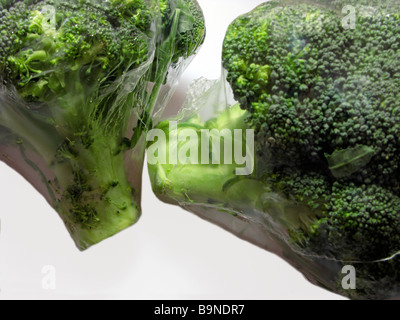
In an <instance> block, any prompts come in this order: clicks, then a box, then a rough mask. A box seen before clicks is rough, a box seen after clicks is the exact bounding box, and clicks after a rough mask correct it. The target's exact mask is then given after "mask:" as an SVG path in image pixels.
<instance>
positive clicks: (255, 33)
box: [223, 1, 400, 188]
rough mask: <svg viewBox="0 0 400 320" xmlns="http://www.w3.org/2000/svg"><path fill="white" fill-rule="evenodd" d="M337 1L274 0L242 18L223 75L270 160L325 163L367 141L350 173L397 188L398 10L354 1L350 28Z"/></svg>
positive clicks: (227, 47) (231, 33)
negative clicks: (366, 157)
mask: <svg viewBox="0 0 400 320" xmlns="http://www.w3.org/2000/svg"><path fill="white" fill-rule="evenodd" d="M327 3H329V1H327ZM331 3H332V1H331ZM369 3H370V4H371V1H370V2H369ZM384 3H385V1H384ZM335 4H336V6H339V4H341V3H340V2H338V1H336V2H335ZM346 4H348V3H346ZM376 4H378V3H376ZM336 6H333V7H332V6H331V7H325V6H317V5H309V4H302V3H298V4H292V5H281V2H279V1H272V2H270V3H266V4H264V5H261V6H260V7H258V8H257V9H255V10H254V11H252V12H251V13H249V14H245V15H243V16H242V17H239V18H238V19H236V20H235V21H234V22H233V23H232V24H231V26H230V27H229V29H228V32H227V35H226V38H225V42H224V51H223V65H224V67H225V69H226V70H227V72H228V75H227V79H228V81H229V82H230V84H231V85H232V88H233V91H234V94H235V97H236V99H237V100H238V101H240V102H241V105H242V107H243V108H245V109H247V110H249V112H250V114H251V116H250V119H249V125H250V126H251V127H253V128H254V129H255V130H256V134H257V136H258V138H257V140H258V142H259V144H260V147H259V152H260V153H262V154H264V156H265V158H266V159H268V163H269V164H270V165H274V166H277V167H278V166H280V165H292V166H294V167H296V166H298V165H299V164H300V163H303V164H309V163H310V162H311V163H316V164H321V165H323V164H324V162H326V161H325V155H326V154H328V155H329V154H332V153H333V152H334V151H335V150H343V149H347V148H355V147H357V146H359V145H363V146H368V147H371V148H373V150H374V152H375V156H374V157H373V159H372V160H371V162H370V163H369V165H368V166H365V167H363V168H360V170H358V171H357V172H355V173H354V175H353V178H354V180H357V181H360V182H366V183H371V182H373V183H376V184H379V185H386V186H390V187H391V188H398V187H399V179H398V176H399V169H400V168H399V161H400V153H399V148H400V143H399V139H398V132H399V130H400V121H399V120H400V117H399V110H400V102H399V101H400V100H399V93H398V90H397V88H398V87H399V84H400V82H399V79H400V78H399V75H400V66H399V65H398V63H396V61H398V59H399V58H400V56H399V55H400V50H399V49H400V38H399V32H400V23H399V16H398V11H397V12H395V14H389V13H387V12H386V11H385V10H384V9H379V7H378V9H376V11H375V12H374V14H373V15H371V16H363V15H361V14H359V12H360V11H357V16H356V17H357V20H356V21H355V29H352V28H350V29H344V27H343V16H342V15H339V14H338V13H337V11H336V10H335V8H336ZM343 6H344V4H343ZM343 6H342V7H343ZM342 7H340V6H339V8H340V9H341V8H342ZM397 7H398V6H397ZM357 8H358V9H359V8H360V6H359V4H358V5H357ZM360 10H361V9H360ZM391 10H392V11H390V12H393V10H395V9H394V8H391ZM339 12H341V11H339ZM290 159H292V161H289V160H290ZM321 162H322V163H321Z"/></svg>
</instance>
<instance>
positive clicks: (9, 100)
mask: <svg viewBox="0 0 400 320" xmlns="http://www.w3.org/2000/svg"><path fill="white" fill-rule="evenodd" d="M167 10H168V13H166V12H165V11H167ZM189 22H190V23H189ZM188 34H192V35H193V37H192V40H193V43H191V46H190V47H186V48H185V47H184V44H183V43H182V42H183V41H187V42H185V43H187V44H188V43H189V42H188V41H189V40H182V39H187V38H188ZM203 38H204V19H203V17H202V14H201V10H200V8H199V7H198V6H197V2H196V1H195V0H187V1H185V5H183V4H182V3H181V1H178V0H171V1H165V0H160V2H159V1H158V0H157V1H154V2H148V1H145V0H110V1H103V0H73V1H58V0H42V1H36V0H27V1H1V2H0V80H1V86H2V88H1V91H0V126H2V127H4V128H6V129H7V130H8V131H9V132H12V133H13V134H14V136H15V138H14V139H13V140H11V141H8V143H9V144H15V146H16V147H18V148H19V149H20V151H21V159H22V161H24V160H25V161H26V162H27V163H28V164H29V165H31V166H32V169H34V170H35V171H38V170H37V169H38V167H37V166H36V165H34V163H33V161H29V159H28V158H29V156H28V155H27V154H28V152H27V151H30V150H33V151H34V152H35V153H36V154H37V155H39V156H40V158H41V159H42V162H43V165H44V166H45V167H47V168H48V169H49V170H50V171H51V172H52V173H51V174H49V173H46V174H45V173H43V172H41V173H40V178H41V179H42V180H45V183H46V185H47V189H48V193H49V195H48V198H50V199H51V204H52V205H53V206H54V207H55V208H56V210H57V211H58V212H59V214H60V216H61V218H62V219H63V221H64V222H65V224H66V226H67V228H68V230H69V231H70V233H71V235H72V237H73V238H74V240H75V242H76V244H77V246H78V248H79V249H82V250H83V249H86V248H88V247H90V246H91V245H93V244H96V243H98V242H100V241H102V240H104V239H106V238H108V237H110V236H112V235H114V234H116V233H117V232H119V231H121V230H123V229H125V228H127V227H128V226H130V225H132V224H134V223H135V222H136V221H137V220H138V218H139V216H140V208H139V199H138V196H139V194H140V192H137V191H135V190H133V189H132V187H131V183H130V182H129V181H128V176H127V173H126V170H125V161H124V159H125V156H126V154H128V153H127V152H130V153H132V152H133V151H132V150H133V149H134V148H136V147H137V146H138V144H139V143H138V142H139V140H140V138H141V137H142V135H143V133H144V131H145V130H148V129H150V127H151V125H152V116H153V113H154V111H155V109H156V106H157V99H158V97H159V93H160V90H161V87H162V85H163V84H164V83H165V82H166V78H167V77H168V72H169V69H170V68H173V67H175V65H177V63H178V60H179V58H182V59H186V58H188V57H189V56H191V55H193V54H194V53H195V52H196V50H197V48H198V47H199V46H200V44H201V43H202V41H203ZM150 83H152V88H153V89H152V90H149V84H150ZM134 118H136V119H137V120H138V125H137V127H136V128H134V129H133V133H132V129H131V127H132V124H131V122H132V119H134ZM15 141H18V142H19V143H18V144H16V143H15ZM142 149H143V148H142ZM137 150H138V151H135V152H139V153H141V154H142V153H143V152H144V150H139V149H137ZM47 171H48V170H47ZM44 177H45V178H44Z"/></svg>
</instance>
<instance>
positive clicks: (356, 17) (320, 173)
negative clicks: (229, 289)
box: [148, 0, 400, 299]
mask: <svg viewBox="0 0 400 320" xmlns="http://www.w3.org/2000/svg"><path fill="white" fill-rule="evenodd" d="M399 8H400V2H399V1H375V0H371V1H368V0H365V1H341V0H338V1H328V0H326V1H322V0H321V1H318V0H310V1H271V2H268V3H265V4H263V5H261V6H259V7H258V8H256V9H255V10H254V11H252V12H250V13H247V14H245V15H243V16H241V17H238V18H237V19H236V20H235V21H234V22H233V23H232V24H231V26H230V27H229V29H228V31H227V34H226V37H225V41H224V45H223V57H222V61H223V72H222V75H221V79H220V80H216V81H209V80H206V79H200V80H198V81H197V82H195V83H194V84H193V85H192V87H191V89H190V92H189V93H188V97H187V101H186V102H185V105H184V107H183V110H182V112H181V113H180V114H179V115H178V117H177V118H174V119H169V120H167V121H164V122H161V123H160V124H159V125H158V129H159V131H157V132H153V133H152V135H150V137H149V138H148V140H149V141H150V145H149V149H148V157H149V172H150V176H151V180H152V185H153V190H154V192H155V193H156V195H157V196H158V197H159V198H160V199H161V200H163V201H165V202H167V203H171V204H175V205H179V206H181V207H182V208H185V209H187V210H188V211H191V212H193V213H195V214H196V215H198V216H200V217H201V218H203V219H206V220H208V221H210V222H212V223H214V224H217V225H219V226H221V227H222V228H224V229H226V230H228V231H229V232H232V233H234V234H235V235H237V236H238V237H240V238H243V239H245V240H247V241H249V242H251V243H253V244H255V245H258V246H260V247H262V248H265V249H266V250H268V251H271V252H273V253H276V254H277V255H279V256H281V257H282V258H283V259H285V260H286V261H288V262H289V263H290V264H292V265H293V266H294V267H295V268H297V269H298V270H300V271H301V272H302V273H303V274H304V275H305V276H306V277H307V279H309V280H310V281H311V282H312V283H314V284H316V285H319V286H321V287H323V288H326V289H328V290H330V291H332V292H335V293H339V294H341V295H344V296H347V297H349V298H353V299H382V298H385V299H394V298H400V276H399V271H398V270H399V266H400V264H399V258H398V256H397V255H398V253H399V251H400V192H399V190H400V188H399V187H400V179H399V177H400V171H399V168H400V166H399V165H400V153H399V148H400V141H399V137H400V114H399V112H400V104H399V101H400V100H399V97H398V89H399V85H400V82H399V78H400V67H399V64H398V61H400V38H399V36H398V35H399V34H400V18H399V14H400V9H399ZM162 133H164V134H165V137H163V134H162ZM164 160H165V161H164ZM249 263H250V262H249Z"/></svg>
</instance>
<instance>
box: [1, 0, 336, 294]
mask: <svg viewBox="0 0 400 320" xmlns="http://www.w3.org/2000/svg"><path fill="white" fill-rule="evenodd" d="M199 2H200V5H201V6H202V7H203V10H204V13H205V15H206V19H207V27H208V37H207V40H206V44H205V45H204V47H203V49H202V50H201V52H200V54H199V55H198V56H197V58H196V59H195V61H194V62H193V64H192V65H191V67H190V69H189V70H188V72H187V73H186V74H185V77H184V82H183V85H182V88H183V89H184V88H185V85H187V83H188V82H189V81H190V80H191V79H194V78H198V77H201V76H205V77H208V78H218V77H219V75H220V54H221V44H222V39H223V37H224V33H225V30H226V27H227V26H228V24H229V22H230V21H232V20H233V19H234V18H235V17H236V16H238V15H239V14H241V13H245V12H246V11H249V10H251V9H252V8H253V7H255V6H256V5H258V4H260V3H262V1H261V0H247V1H243V0H199ZM183 89H181V91H184V90H183ZM143 195H144V196H143V217H142V219H141V220H140V221H139V223H138V224H137V225H136V226H134V227H133V228H131V229H129V230H126V231H124V232H123V233H121V234H119V235H117V236H116V237H114V238H112V239H109V240H107V241H105V242H103V243H102V244H100V245H98V246H96V247H94V248H92V249H90V250H89V251H87V252H84V253H81V252H79V251H78V250H77V249H76V248H75V246H74V244H73V242H72V240H71V239H70V237H69V234H68V233H67V231H66V229H65V228H64V226H63V224H62V223H61V220H60V219H59V218H58V216H57V214H56V213H55V212H54V211H53V210H52V209H51V208H50V207H49V206H48V205H47V203H46V202H45V201H44V200H43V199H42V198H41V196H40V195H38V194H37V192H36V191H35V190H34V189H33V188H32V187H30V185H29V184H27V183H26V182H25V181H24V180H23V179H22V178H21V177H19V175H18V174H16V173H14V172H13V171H12V170H10V169H9V168H7V167H6V166H5V165H4V164H0V199H1V209H0V218H1V234H0V289H1V292H0V299H257V300H258V299H342V298H341V297H339V296H336V295H333V294H331V293H329V292H326V291H325V290H323V289H320V288H317V287H315V286H313V285H311V284H309V283H308V282H307V281H306V280H305V279H304V278H303V276H302V275H301V274H300V273H298V272H297V271H296V270H295V269H293V268H292V267H291V266H289V265H288V264H287V263H286V262H284V261H283V260H281V259H280V258H278V257H276V256H274V255H272V254H270V253H268V252H266V251H263V250H261V249H259V248H257V247H254V246H252V245H251V244H248V243H246V242H244V241H242V240H239V239H237V238H235V237H234V236H232V235H230V234H229V233H227V232H225V231H223V230H221V229H219V228H218V227H215V226H213V225H211V224H209V223H207V222H204V221H202V220H200V219H199V218H197V217H195V216H193V215H191V214H189V213H187V212H185V211H183V210H181V209H179V208H176V207H172V206H168V205H165V204H163V203H161V202H159V201H158V200H157V199H156V198H155V196H154V195H153V193H152V191H151V187H150V183H149V179H148V177H147V171H145V177H144V186H143ZM48 265H50V266H53V267H54V270H55V272H56V278H55V279H56V289H55V290H45V289H43V286H42V282H43V280H44V279H46V278H45V276H46V275H44V274H42V269H43V267H45V266H48Z"/></svg>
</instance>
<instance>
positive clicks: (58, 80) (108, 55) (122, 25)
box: [0, 0, 151, 101]
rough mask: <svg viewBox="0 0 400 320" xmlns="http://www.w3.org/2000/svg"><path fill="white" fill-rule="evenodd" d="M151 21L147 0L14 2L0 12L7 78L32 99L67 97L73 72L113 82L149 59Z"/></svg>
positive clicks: (1, 66) (0, 63)
mask: <svg viewBox="0 0 400 320" xmlns="http://www.w3.org/2000/svg"><path fill="white" fill-rule="evenodd" d="M10 3H11V2H9V5H10ZM150 23H151V12H150V10H149V8H148V7H146V4H145V2H144V1H143V0H136V1H94V0H74V1H65V2H63V1H53V0H49V1H14V2H12V5H11V6H9V7H8V8H7V7H3V8H2V10H1V13H0V32H1V34H2V38H3V40H2V41H1V44H2V46H1V49H0V51H1V60H0V71H1V73H2V78H3V79H4V80H5V81H7V82H11V83H12V84H13V85H14V86H16V87H17V88H18V90H19V92H20V94H21V95H22V96H23V97H24V98H28V99H31V100H32V101H35V100H36V101H48V100H49V99H51V97H52V96H53V97H59V96H61V95H62V93H63V91H65V90H66V85H67V84H66V83H67V82H68V76H69V75H70V73H71V72H76V71H78V72H79V80H80V82H82V83H86V86H89V85H88V84H90V85H92V86H97V85H99V84H101V83H105V84H107V83H109V82H111V81H112V80H115V79H116V78H118V77H119V76H121V75H122V74H123V73H124V72H127V71H129V70H131V69H133V68H136V67H137V66H138V65H140V64H141V63H143V62H144V61H146V60H147V58H148V54H149V48H148V36H149V30H150Z"/></svg>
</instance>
